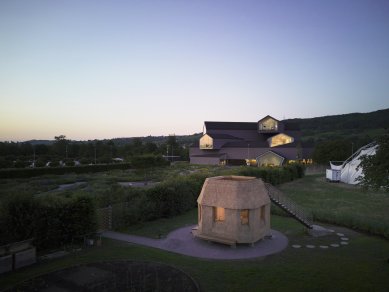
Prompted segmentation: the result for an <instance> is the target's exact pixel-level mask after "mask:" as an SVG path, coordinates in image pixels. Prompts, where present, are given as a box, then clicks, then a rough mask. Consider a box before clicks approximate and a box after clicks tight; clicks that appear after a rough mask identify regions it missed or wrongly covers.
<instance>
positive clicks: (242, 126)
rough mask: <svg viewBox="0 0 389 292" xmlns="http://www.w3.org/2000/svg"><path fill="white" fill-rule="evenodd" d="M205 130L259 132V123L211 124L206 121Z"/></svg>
mask: <svg viewBox="0 0 389 292" xmlns="http://www.w3.org/2000/svg"><path fill="white" fill-rule="evenodd" d="M204 124H205V128H206V129H207V132H208V131H209V130H254V131H256V130H257V123H250V122H210V121H205V122H204Z"/></svg>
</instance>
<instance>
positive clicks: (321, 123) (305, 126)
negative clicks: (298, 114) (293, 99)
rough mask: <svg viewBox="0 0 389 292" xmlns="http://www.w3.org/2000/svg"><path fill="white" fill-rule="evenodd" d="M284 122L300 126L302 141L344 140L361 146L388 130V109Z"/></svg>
mask: <svg viewBox="0 0 389 292" xmlns="http://www.w3.org/2000/svg"><path fill="white" fill-rule="evenodd" d="M285 121H287V122H290V123H298V124H299V125H300V128H301V131H302V134H303V140H304V141H311V142H318V141H323V140H330V139H346V140H351V141H356V142H360V143H357V144H363V143H365V142H366V143H368V142H370V141H371V140H374V138H375V137H377V136H379V135H382V134H384V133H385V132H386V131H387V130H388V128H389V109H384V110H378V111H374V112H370V113H351V114H344V115H335V116H324V117H317V118H310V119H288V120H285Z"/></svg>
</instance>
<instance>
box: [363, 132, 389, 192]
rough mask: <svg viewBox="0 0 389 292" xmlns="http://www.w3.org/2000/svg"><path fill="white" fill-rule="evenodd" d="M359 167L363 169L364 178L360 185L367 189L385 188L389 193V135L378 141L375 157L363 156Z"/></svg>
mask: <svg viewBox="0 0 389 292" xmlns="http://www.w3.org/2000/svg"><path fill="white" fill-rule="evenodd" d="M359 167H362V170H363V174H364V175H363V176H361V177H360V178H359V181H360V184H361V185H362V186H363V187H365V188H372V189H379V188H381V187H382V188H383V189H384V190H385V191H387V192H389V134H386V135H384V136H381V137H380V138H379V139H377V151H376V153H375V155H370V156H366V155H365V156H363V157H362V159H361V163H360V165H359Z"/></svg>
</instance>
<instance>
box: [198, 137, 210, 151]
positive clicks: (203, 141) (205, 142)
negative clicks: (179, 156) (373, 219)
mask: <svg viewBox="0 0 389 292" xmlns="http://www.w3.org/2000/svg"><path fill="white" fill-rule="evenodd" d="M200 149H213V139H212V138H211V137H210V136H208V135H204V136H203V137H201V138H200Z"/></svg>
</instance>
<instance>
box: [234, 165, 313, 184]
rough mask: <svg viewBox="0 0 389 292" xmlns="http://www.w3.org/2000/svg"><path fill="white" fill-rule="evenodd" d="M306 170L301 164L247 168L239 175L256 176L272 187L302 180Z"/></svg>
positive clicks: (240, 171) (239, 172)
mask: <svg viewBox="0 0 389 292" xmlns="http://www.w3.org/2000/svg"><path fill="white" fill-rule="evenodd" d="M304 172H305V168H304V166H303V165H301V164H291V165H287V166H283V167H271V168H270V167H259V168H257V167H245V168H243V169H241V170H239V171H238V175H244V176H254V177H257V178H261V179H263V181H265V182H267V183H270V184H272V185H279V184H282V183H285V182H289V181H292V180H295V179H297V178H302V177H303V176H304Z"/></svg>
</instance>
